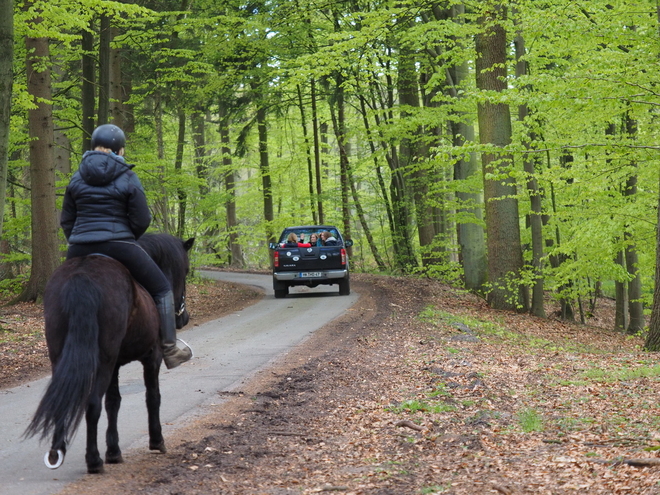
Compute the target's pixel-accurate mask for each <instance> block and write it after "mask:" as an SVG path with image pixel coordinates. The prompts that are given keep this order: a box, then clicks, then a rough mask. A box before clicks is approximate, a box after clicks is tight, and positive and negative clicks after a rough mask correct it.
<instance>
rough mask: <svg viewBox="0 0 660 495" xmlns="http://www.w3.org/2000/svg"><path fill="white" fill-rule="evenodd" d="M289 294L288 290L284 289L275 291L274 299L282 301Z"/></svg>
mask: <svg viewBox="0 0 660 495" xmlns="http://www.w3.org/2000/svg"><path fill="white" fill-rule="evenodd" d="M288 293H289V288H288V287H287V288H286V289H276V290H275V299H284V298H285V297H286V295H287V294H288Z"/></svg>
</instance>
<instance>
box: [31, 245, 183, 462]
mask: <svg viewBox="0 0 660 495" xmlns="http://www.w3.org/2000/svg"><path fill="white" fill-rule="evenodd" d="M139 242H140V245H141V246H142V247H143V248H144V249H145V250H146V251H147V253H149V255H150V256H151V257H152V258H153V259H154V261H155V262H156V263H157V264H158V266H160V267H161V269H162V270H163V273H165V276H166V277H167V278H168V279H169V281H170V283H171V284H172V290H173V292H174V301H175V304H178V306H179V308H180V309H179V311H178V312H177V317H176V319H177V328H182V327H183V326H184V325H186V324H187V323H188V319H189V316H188V312H187V311H186V307H185V291H186V285H185V283H186V275H187V274H188V270H189V263H188V250H189V249H190V248H191V247H192V245H193V242H194V239H189V240H187V241H185V242H183V241H182V240H181V239H178V238H176V237H173V236H170V235H167V234H154V235H145V236H143V237H142V238H141V239H140V241H139ZM44 317H45V323H46V342H47V344H48V355H49V357H50V361H51V365H52V371H53V376H52V379H51V381H50V384H49V385H48V388H47V390H46V392H45V394H44V396H43V398H42V399H41V402H40V403H39V407H38V408H37V411H36V413H35V414H34V417H33V419H32V422H31V423H30V425H29V426H28V428H27V430H26V432H25V434H26V436H33V435H36V434H40V436H41V438H42V439H47V438H49V437H51V435H52V443H51V449H50V451H49V452H47V453H46V456H45V458H44V462H45V463H46V466H48V467H49V468H51V469H55V468H58V467H59V466H60V465H61V464H62V462H63V461H64V456H65V454H66V447H67V444H68V443H69V441H70V440H71V438H72V436H73V434H74V433H75V431H76V429H77V428H78V425H79V424H80V421H81V420H82V418H83V415H85V418H86V422H87V451H86V454H85V460H86V462H87V471H88V472H89V473H101V472H103V460H102V459H101V457H100V455H99V451H98V446H97V429H98V421H99V418H100V416H101V410H102V400H103V396H104V395H105V409H106V414H107V416H108V430H107V432H106V447H107V450H106V453H105V462H107V463H119V462H122V455H121V450H120V448H119V434H118V431H117V416H118V413H119V405H120V402H121V396H120V395H119V368H120V367H121V366H123V365H125V364H127V363H129V362H131V361H140V362H141V363H142V366H143V368H144V384H145V386H146V389H147V391H146V398H147V413H148V422H149V449H151V450H158V451H160V452H165V451H166V449H165V441H164V440H163V434H162V430H161V424H160V389H159V385H158V373H159V370H160V364H161V361H162V351H161V347H160V336H159V320H158V312H157V311H156V306H155V304H154V302H153V299H152V298H151V296H150V295H149V293H148V292H147V291H146V290H145V289H143V288H142V287H141V286H140V285H139V284H137V283H136V282H135V281H134V280H133V278H132V277H131V275H130V273H129V272H128V270H127V269H126V268H125V267H124V266H123V265H122V264H121V263H119V262H118V261H115V260H114V259H112V258H109V257H107V256H102V255H91V256H85V257H80V258H72V259H70V260H68V261H66V262H65V263H63V264H62V265H61V266H60V267H59V268H58V269H57V270H55V272H54V273H53V276H52V277H51V278H50V280H49V282H48V284H47V286H46V290H45V293H44Z"/></svg>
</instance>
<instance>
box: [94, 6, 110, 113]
mask: <svg viewBox="0 0 660 495" xmlns="http://www.w3.org/2000/svg"><path fill="white" fill-rule="evenodd" d="M111 41H112V30H111V28H110V17H108V16H107V15H103V16H101V32H100V35H99V114H98V120H97V125H102V124H107V123H108V122H109V121H110V42H111Z"/></svg>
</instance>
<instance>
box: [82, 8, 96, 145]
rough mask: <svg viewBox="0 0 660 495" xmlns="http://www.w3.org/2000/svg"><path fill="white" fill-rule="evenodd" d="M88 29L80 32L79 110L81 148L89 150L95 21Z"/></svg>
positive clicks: (91, 22) (94, 72) (93, 96)
mask: <svg viewBox="0 0 660 495" xmlns="http://www.w3.org/2000/svg"><path fill="white" fill-rule="evenodd" d="M89 24H90V26H89V27H90V30H91V32H90V31H87V30H83V32H82V87H81V97H80V99H81V102H80V104H81V110H82V131H83V136H82V137H83V138H82V150H81V153H84V152H85V151H87V150H89V146H90V141H91V139H92V132H94V116H95V110H96V98H95V91H94V88H95V86H96V61H95V57H94V53H93V52H94V34H92V33H93V32H94V31H95V29H96V26H95V21H94V20H93V19H92V20H91V21H90V22H89Z"/></svg>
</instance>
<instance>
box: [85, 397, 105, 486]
mask: <svg viewBox="0 0 660 495" xmlns="http://www.w3.org/2000/svg"><path fill="white" fill-rule="evenodd" d="M101 397H102V395H101V394H99V393H98V392H97V390H93V391H92V393H91V394H90V396H89V401H88V403H87V412H86V413H85V419H86V421H87V451H86V453H85V462H87V472H88V473H91V474H96V473H102V472H103V460H102V459H101V456H100V455H99V449H98V438H97V436H98V423H99V418H100V417H101V410H102V404H101Z"/></svg>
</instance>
